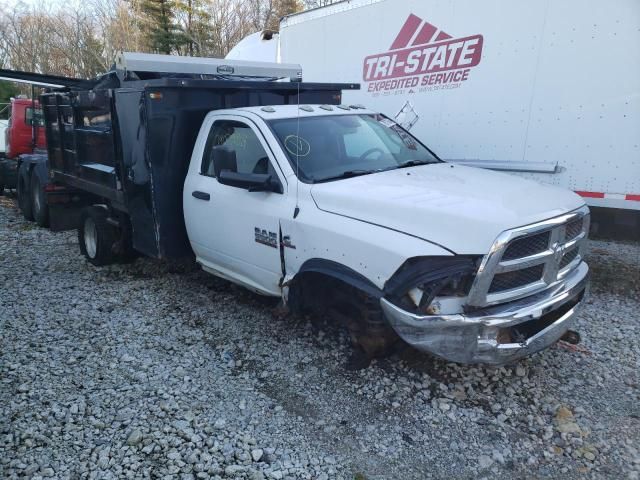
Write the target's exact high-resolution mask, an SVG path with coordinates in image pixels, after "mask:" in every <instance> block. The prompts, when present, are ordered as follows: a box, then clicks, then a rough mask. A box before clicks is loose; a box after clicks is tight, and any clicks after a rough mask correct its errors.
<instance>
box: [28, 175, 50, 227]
mask: <svg viewBox="0 0 640 480" xmlns="http://www.w3.org/2000/svg"><path fill="white" fill-rule="evenodd" d="M31 211H32V213H33V219H34V220H35V221H36V223H37V224H38V225H39V226H41V227H47V226H49V207H48V206H47V197H46V195H45V193H44V190H43V189H42V186H41V185H40V179H39V178H38V175H36V174H35V172H34V173H33V174H32V175H31Z"/></svg>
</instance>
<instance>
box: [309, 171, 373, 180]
mask: <svg viewBox="0 0 640 480" xmlns="http://www.w3.org/2000/svg"><path fill="white" fill-rule="evenodd" d="M381 171H382V170H379V169H378V170H347V171H346V172H342V173H341V174H340V175H334V176H332V177H324V178H318V179H314V180H313V183H321V182H328V181H330V180H340V179H343V178H352V177H359V176H360V175H369V174H370V173H377V172H381Z"/></svg>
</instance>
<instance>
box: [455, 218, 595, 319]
mask: <svg viewBox="0 0 640 480" xmlns="http://www.w3.org/2000/svg"><path fill="white" fill-rule="evenodd" d="M588 231H589V209H588V208H587V207H586V206H584V207H582V208H579V209H578V210H574V211H573V212H570V213H567V214H565V215H561V216H559V217H555V218H551V219H549V220H545V221H542V222H539V223H535V224H533V225H527V226H524V227H520V228H515V229H513V230H507V231H506V232H503V233H502V234H500V235H499V236H498V238H497V239H496V241H495V242H494V244H493V246H492V248H491V252H490V253H489V254H488V255H486V256H485V258H484V259H483V261H482V264H481V265H480V268H479V269H478V273H477V275H476V278H475V280H474V283H473V285H472V287H471V291H470V292H469V298H468V300H467V303H468V304H469V305H471V306H477V307H483V306H487V305H494V304H497V303H504V302H509V301H512V300H516V299H518V298H522V297H526V296H527V295H532V294H534V293H537V292H539V291H542V290H544V289H545V288H548V287H550V286H552V285H554V284H557V283H559V282H561V281H562V279H563V278H564V277H565V276H566V275H567V274H568V273H569V272H571V271H572V270H573V269H574V268H575V267H577V266H578V265H579V264H580V262H581V261H582V258H583V256H584V250H585V246H586V239H587V233H588Z"/></svg>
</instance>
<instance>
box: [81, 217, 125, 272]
mask: <svg viewBox="0 0 640 480" xmlns="http://www.w3.org/2000/svg"><path fill="white" fill-rule="evenodd" d="M116 236H117V232H116V229H115V227H114V226H112V225H110V224H109V223H108V222H107V211H106V210H105V209H103V208H100V207H87V208H85V209H84V210H83V211H82V213H81V214H80V224H79V225H78V244H79V245H80V252H82V254H83V255H84V256H85V257H86V259H87V260H88V261H89V263H92V264H93V265H96V266H98V267H100V266H102V265H109V264H111V263H114V262H115V260H116V255H115V254H114V251H113V246H114V243H115V241H116Z"/></svg>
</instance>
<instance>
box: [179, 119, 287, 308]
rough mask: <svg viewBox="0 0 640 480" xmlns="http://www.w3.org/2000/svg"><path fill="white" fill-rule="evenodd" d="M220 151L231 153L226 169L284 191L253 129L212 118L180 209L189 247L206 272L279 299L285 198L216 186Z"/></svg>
mask: <svg viewBox="0 0 640 480" xmlns="http://www.w3.org/2000/svg"><path fill="white" fill-rule="evenodd" d="M216 147H217V148H216ZM221 149H224V150H225V152H227V153H226V155H227V156H228V155H229V153H228V152H229V151H233V152H234V153H235V165H229V162H228V160H225V168H227V169H230V170H232V171H233V168H234V167H235V169H236V171H237V172H238V173H268V174H271V175H272V176H273V179H274V180H277V181H278V182H279V183H280V184H281V186H282V187H283V188H282V191H283V192H286V183H285V181H284V176H283V175H282V173H281V171H280V170H279V167H278V166H277V163H276V162H275V159H274V157H273V154H272V153H271V151H270V149H269V146H268V144H267V143H266V141H265V140H264V137H263V136H262V133H261V132H260V131H259V129H258V128H257V127H256V125H255V124H254V123H253V122H252V121H251V120H249V119H247V118H244V117H239V116H230V115H225V116H220V117H214V119H213V122H212V123H211V126H210V130H209V135H208V138H207V141H206V144H205V147H204V153H203V157H202V159H201V165H200V172H199V174H198V175H191V177H190V180H189V181H187V183H186V184H185V196H184V198H185V206H184V208H185V212H189V214H188V215H185V221H186V223H187V231H188V232H189V238H190V240H191V245H192V247H193V250H194V251H195V253H196V256H197V258H198V261H199V262H200V263H201V264H202V265H203V267H204V268H205V269H206V270H209V271H211V272H212V273H214V274H217V275H219V276H221V277H224V278H227V279H229V280H232V281H234V282H237V283H240V284H242V285H244V286H246V287H248V288H250V289H252V290H255V291H258V292H260V293H263V294H269V295H279V294H280V286H279V284H280V279H281V277H282V265H281V261H280V250H279V232H280V218H282V217H283V216H284V213H285V210H286V208H285V207H286V203H287V196H286V195H285V194H282V193H276V192H250V191H248V190H246V189H244V188H240V187H235V186H230V185H223V184H222V183H220V182H219V181H218V179H217V178H216V175H215V169H214V162H215V161H216V155H219V156H220V155H221V153H220V151H221ZM218 160H219V163H220V159H218ZM291 209H292V207H290V208H289V210H291Z"/></svg>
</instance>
